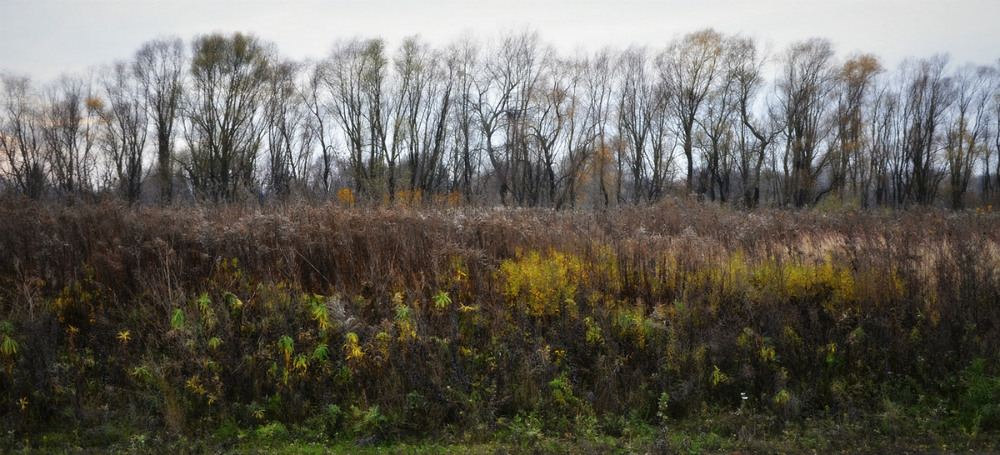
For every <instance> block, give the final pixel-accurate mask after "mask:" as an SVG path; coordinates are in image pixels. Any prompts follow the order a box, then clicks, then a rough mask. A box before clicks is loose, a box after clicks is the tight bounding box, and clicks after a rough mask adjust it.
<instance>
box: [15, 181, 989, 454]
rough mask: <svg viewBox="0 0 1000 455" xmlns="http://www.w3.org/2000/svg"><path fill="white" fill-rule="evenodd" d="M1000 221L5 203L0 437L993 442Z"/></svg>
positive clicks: (681, 210) (898, 215)
mask: <svg viewBox="0 0 1000 455" xmlns="http://www.w3.org/2000/svg"><path fill="white" fill-rule="evenodd" d="M997 222H998V217H997V215H995V214H989V213H981V212H944V211H935V210H920V211H911V212H887V213H876V212H870V213H852V212H843V213H822V212H815V211H785V210H759V211H753V212H736V211H729V210H726V209H722V208H718V207H715V206H710V205H702V204H699V203H693V202H687V201H683V200H673V199H668V200H666V201H664V202H663V203H661V204H658V205H655V206H636V207H629V208H623V209H618V210H612V211H550V210H526V209H497V210H488V209H474V208H465V207H459V208H454V207H452V208H406V207H396V208H393V209H385V208H373V207H368V208H358V207H353V206H346V205H340V204H333V203H331V204H326V205H310V204H292V205H281V206H278V205H275V206H263V207H245V206H226V205H220V206H197V207H183V208H145V209H130V208H127V207H125V206H122V205H117V204H114V203H111V204H103V205H78V206H73V207H61V206H51V205H44V204H36V203H32V202H27V201H21V200H7V201H5V202H4V203H3V204H2V206H0V321H4V322H6V323H8V324H7V325H8V326H9V330H8V329H5V330H7V332H8V333H5V335H4V336H8V337H9V338H11V339H12V340H14V341H16V343H17V346H18V349H17V352H16V353H8V354H4V358H3V360H4V362H5V364H4V366H5V368H4V369H3V371H2V372H0V386H2V387H0V390H2V392H0V407H2V409H3V414H4V416H5V417H4V418H3V421H2V422H3V427H4V428H5V429H7V430H9V431H13V432H15V433H26V434H32V433H33V432H37V431H40V430H41V429H43V428H46V426H47V425H51V424H53V423H58V422H71V423H72V424H73V425H77V426H84V427H86V426H87V425H93V424H95V422H101V421H107V420H108V419H115V418H117V419H131V420H130V421H131V422H134V423H136V424H137V425H143V426H146V427H149V428H162V429H167V430H170V431H174V432H182V433H197V432H198V431H207V430H199V429H203V428H207V427H210V426H211V425H205V424H212V423H215V424H218V423H219V422H221V421H223V420H225V419H235V420H236V421H237V422H240V423H241V424H245V425H254V424H259V423H262V422H266V421H282V422H303V421H309V420H310V419H313V420H315V419H320V420H323V421H324V422H325V424H326V425H327V426H328V428H329V431H330V433H331V434H334V433H337V432H341V431H348V432H350V431H353V432H356V433H358V434H359V435H361V434H364V435H368V436H377V437H385V436H386V435H392V434H405V433H409V432H416V431H418V430H420V431H426V430H430V431H432V432H433V431H444V430H446V429H452V430H454V429H459V430H462V429H465V430H470V431H471V430H476V429H479V430H482V429H490V428H495V426H496V425H497V424H498V422H503V421H504V419H507V418H510V417H513V416H517V415H521V414H523V413H535V414H538V415H541V416H542V418H543V421H544V422H545V425H546V428H547V429H549V430H553V431H559V430H560V429H566V428H569V427H570V426H571V422H572V421H573V420H572V419H573V418H578V417H579V416H593V417H595V418H600V419H605V420H607V419H609V417H608V416H619V417H620V416H632V417H633V418H638V419H642V420H645V421H648V422H652V423H657V422H660V421H661V420H660V419H662V418H667V419H672V418H684V417H685V416H689V415H692V414H698V413H700V412H704V410H705V409H706V408H710V409H716V408H718V409H727V408H732V409H736V408H739V407H740V406H746V405H747V403H744V402H743V401H744V399H743V397H744V396H746V397H747V400H749V403H750V405H751V406H753V407H754V408H755V409H757V410H759V412H760V413H761V414H762V415H766V416H771V417H772V419H771V420H768V422H771V423H770V425H772V428H771V429H772V430H775V431H777V430H778V429H780V425H779V423H780V422H782V421H786V420H789V419H791V420H795V419H804V418H810V417H816V416H840V415H844V416H866V415H868V416H870V415H878V414H879V413H880V412H883V411H884V409H882V406H883V404H884V403H886V402H887V400H888V402H895V401H899V402H903V403H908V404H913V405H914V406H916V405H919V404H920V400H922V399H925V398H922V397H928V396H933V397H936V398H935V399H938V400H940V403H943V405H942V406H944V408H945V409H946V410H951V411H954V412H951V411H948V412H951V413H950V414H949V413H948V412H946V411H942V414H941V416H940V417H941V419H951V420H947V421H948V422H952V423H954V424H955V425H960V426H961V427H962V428H973V426H974V427H975V428H977V429H980V430H983V429H985V430H987V431H989V430H992V431H995V430H997V429H998V425H1000V415H998V414H1000V412H998V411H997V410H996V408H995V407H994V408H990V407H989V403H988V402H987V403H985V404H983V403H981V402H980V401H982V400H978V399H977V398H976V396H977V395H975V393H979V392H975V393H973V391H974V389H975V387H980V388H982V387H986V388H987V391H989V390H992V389H989V387H992V386H990V385H989V384H992V383H990V382H988V378H994V377H996V376H997V375H998V374H1000V372H998V371H997V369H998V367H997V365H998V364H1000V350H998V347H1000V327H998V324H997V321H1000V304H998V302H1000V246H998V242H1000V229H997V225H998V224H997ZM977 362H978V363H977ZM974 366H975V368H973V367H974ZM980 367H981V368H980ZM970 371H971V373H970ZM976 375H978V376H976ZM975 378H980V379H981V378H987V382H985V383H982V382H975V381H974V379H975ZM94 384H97V386H95V385H94ZM983 384H986V386H983ZM976 390H978V389H976ZM997 390H1000V387H998V388H997ZM22 400H23V401H22ZM149 409H152V410H154V411H155V412H152V413H148V412H145V411H142V410H149ZM373 409H374V410H375V413H374V414H373V413H372V410H373ZM379 416H381V417H382V419H379V418H378V417H379ZM602 421H604V420H602ZM609 421H610V420H609ZM428 427H429V428H428Z"/></svg>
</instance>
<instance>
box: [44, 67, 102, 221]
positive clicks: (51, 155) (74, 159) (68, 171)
mask: <svg viewBox="0 0 1000 455" xmlns="http://www.w3.org/2000/svg"><path fill="white" fill-rule="evenodd" d="M92 89H93V87H92V84H91V81H90V80H89V79H85V78H82V77H63V78H61V79H59V80H58V81H57V82H56V83H55V84H53V85H52V86H50V87H49V89H48V90H47V96H46V99H45V106H44V109H45V110H44V126H43V129H42V131H43V137H44V139H45V155H46V161H47V163H48V167H49V169H50V170H51V172H52V177H53V183H54V184H55V189H56V191H57V192H58V193H59V195H60V196H62V197H65V198H67V200H68V201H69V202H73V201H74V200H75V199H76V198H78V197H80V196H82V195H84V193H86V192H89V191H91V190H92V189H93V187H92V186H91V179H92V178H93V177H94V176H95V175H94V174H95V169H96V157H95V154H94V143H95V140H96V138H97V135H96V130H97V128H96V124H97V122H94V121H92V120H93V117H94V116H95V115H96V113H97V112H98V110H99V109H100V108H101V107H102V104H101V102H100V100H98V99H97V98H95V97H94V94H93V90H92Z"/></svg>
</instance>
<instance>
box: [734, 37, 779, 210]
mask: <svg viewBox="0 0 1000 455" xmlns="http://www.w3.org/2000/svg"><path fill="white" fill-rule="evenodd" d="M726 61H727V71H728V77H729V78H732V79H733V82H732V83H733V90H734V92H735V94H734V97H735V99H734V100H733V102H734V103H735V104H736V107H735V108H736V109H737V111H738V113H739V120H740V124H741V127H740V128H739V136H738V137H739V140H738V146H737V150H736V169H737V173H738V174H739V178H740V183H741V185H742V188H743V192H742V193H743V194H742V200H743V201H742V203H743V206H745V207H748V208H753V207H757V205H758V204H760V187H761V171H762V169H763V165H764V159H765V157H766V155H767V149H768V147H769V146H770V145H771V144H772V142H773V141H774V138H775V136H777V134H778V129H777V128H774V127H772V124H773V122H771V121H770V120H771V116H770V113H768V112H765V113H764V115H757V114H756V113H755V112H756V109H755V106H756V104H757V98H758V96H759V95H760V92H761V90H762V89H763V88H764V85H765V83H766V80H765V79H764V77H763V75H762V74H761V73H762V69H763V67H764V64H765V63H766V61H767V56H766V55H762V54H761V53H759V52H758V48H757V44H756V42H755V41H754V40H752V39H750V38H742V37H738V38H733V39H732V40H731V41H730V43H729V53H728V58H727V59H726Z"/></svg>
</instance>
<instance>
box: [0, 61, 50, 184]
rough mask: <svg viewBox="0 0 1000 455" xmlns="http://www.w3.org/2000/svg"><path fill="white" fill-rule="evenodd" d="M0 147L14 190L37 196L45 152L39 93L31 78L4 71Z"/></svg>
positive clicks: (44, 180) (42, 180)
mask: <svg viewBox="0 0 1000 455" xmlns="http://www.w3.org/2000/svg"><path fill="white" fill-rule="evenodd" d="M0 84H2V86H3V115H4V117H3V118H0V122H2V123H0V150H2V151H3V158H4V159H5V161H6V163H5V164H6V166H5V167H6V169H5V171H6V173H7V174H8V176H9V178H10V179H11V180H12V181H13V186H14V188H15V190H16V191H17V192H18V193H20V194H22V195H25V196H27V197H29V198H32V199H38V198H40V197H41V196H42V193H43V191H44V190H45V184H46V176H45V156H44V138H43V135H42V118H41V115H42V113H41V112H40V99H39V94H38V93H37V92H36V91H35V89H34V87H33V85H32V83H31V79H30V78H28V77H27V76H16V75H13V74H8V73H4V74H3V75H0Z"/></svg>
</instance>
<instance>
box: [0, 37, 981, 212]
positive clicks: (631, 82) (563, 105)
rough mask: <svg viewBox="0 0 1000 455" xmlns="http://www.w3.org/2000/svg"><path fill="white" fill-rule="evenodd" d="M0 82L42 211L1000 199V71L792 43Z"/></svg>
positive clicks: (472, 44) (145, 69) (229, 60)
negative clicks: (892, 60) (402, 200)
mask: <svg viewBox="0 0 1000 455" xmlns="http://www.w3.org/2000/svg"><path fill="white" fill-rule="evenodd" d="M0 81H2V94H0V97H2V98H0V106H2V114H0V122H2V123H0V128H2V129H0V152H2V156H0V191H2V192H4V193H8V194H18V195H24V196H26V197H29V198H36V199H41V198H52V199H58V200H69V201H73V200H79V199H85V198H93V197H104V196H107V195H116V196H118V197H121V198H123V199H124V200H127V201H128V202H129V203H139V202H146V203H154V202H155V203H172V202H175V201H180V200H212V201H237V200H243V199H247V198H263V199H272V198H273V199H283V198H289V197H308V198H324V197H334V195H335V194H338V192H339V193H340V194H341V195H343V194H344V192H345V191H347V194H349V195H350V198H351V200H353V199H354V197H358V198H359V200H376V201H391V200H393V199H396V198H399V197H406V198H411V199H412V198H414V197H417V198H419V197H421V195H422V197H431V196H434V195H452V196H457V197H460V198H462V199H464V200H466V201H471V202H475V203H483V204H502V205H514V206H543V207H555V208H571V207H601V206H609V205H617V204H625V203H643V202H647V201H656V200H658V199H660V198H662V197H664V196H665V195H668V194H674V195H684V196H687V195H697V196H698V197H700V198H704V199H707V200H711V201H718V202H721V203H726V204H732V205H734V206H738V207H747V208H752V207H757V206H759V205H767V206H794V207H804V206H811V205H815V204H818V203H821V202H822V201H824V200H830V201H836V202H841V203H850V204H854V205H857V206H859V207H865V208H869V207H877V206H890V207H899V206H909V205H929V204H939V205H948V206H950V207H953V208H961V207H963V206H966V205H969V204H987V203H994V202H995V201H997V200H998V199H1000V134H998V131H1000V60H998V62H997V64H996V65H993V66H981V65H974V64H965V65H961V66H956V65H953V64H951V62H950V61H949V58H948V56H946V55H935V56H932V57H928V58H922V59H907V60H905V61H904V62H903V63H902V64H901V65H899V67H898V68H896V69H894V70H888V69H886V68H885V67H884V66H883V64H882V62H881V61H880V59H879V57H877V56H875V55H871V54H851V55H849V56H846V57H838V56H837V54H836V52H835V50H834V47H833V45H832V43H831V42H830V41H829V40H827V39H821V38H814V39H809V40H805V41H801V42H797V43H793V44H792V45H790V46H789V47H788V48H786V49H783V50H780V51H777V52H771V51H770V50H769V49H767V48H766V47H765V46H763V45H761V44H760V43H759V42H758V41H756V40H755V39H753V38H748V37H745V36H739V35H725V34H722V33H719V32H717V31H715V30H712V29H705V30H700V31H696V32H693V33H690V34H687V35H684V36H681V37H679V38H677V39H675V40H673V41H672V42H669V43H667V44H666V46H665V47H663V48H657V49H653V48H648V47H630V48H627V49H624V50H620V49H610V48H608V49H602V50H599V51H596V52H590V53H588V52H582V51H580V52H577V53H576V54H574V55H568V56H567V55H561V54H559V53H557V52H556V51H555V49H554V48H553V47H552V46H551V45H549V44H547V43H545V42H543V41H542V40H541V39H540V38H539V35H538V34H537V33H536V32H534V31H530V30H526V31H519V32H510V33H507V34H504V35H502V36H499V37H496V38H494V39H492V40H489V41H485V42H484V41H479V40H477V39H476V38H473V37H464V38H461V39H458V40H455V41H454V42H452V43H450V44H448V45H445V46H442V47H433V46H431V45H430V44H428V43H426V42H424V41H422V40H421V39H420V38H419V37H411V38H407V39H405V40H403V41H402V43H400V44H399V45H398V46H397V47H396V48H394V49H389V48H388V46H387V44H386V42H385V41H384V40H382V39H379V38H371V39H361V38H357V39H351V40H341V41H337V42H335V43H334V45H333V47H332V51H331V52H330V53H329V55H328V56H327V57H326V58H324V59H322V60H319V61H294V60H290V59H287V58H285V57H283V56H282V55H281V54H280V53H279V52H278V50H277V48H276V46H275V45H273V44H272V43H269V42H266V41H264V40H262V39H260V38H258V37H256V36H253V35H250V34H242V33H235V34H231V35H226V34H209V35H203V36H198V37H195V38H194V39H193V40H192V41H191V42H190V43H189V44H188V45H185V43H184V42H183V41H182V40H181V39H178V38H173V39H157V40H153V41H149V42H147V43H145V44H144V45H142V46H141V47H140V48H139V49H138V50H137V51H136V52H135V54H134V55H133V56H132V57H131V58H130V59H127V60H122V61H118V62H115V63H113V64H110V65H105V66H104V67H102V68H100V69H99V70H96V71H92V72H90V73H88V74H87V75H70V76H63V77H62V78H60V79H58V80H57V81H55V82H53V83H49V84H44V85H38V84H35V83H34V82H33V81H32V80H31V78H30V77H29V76H24V75H17V74H10V73H5V74H3V75H2V77H0Z"/></svg>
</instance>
